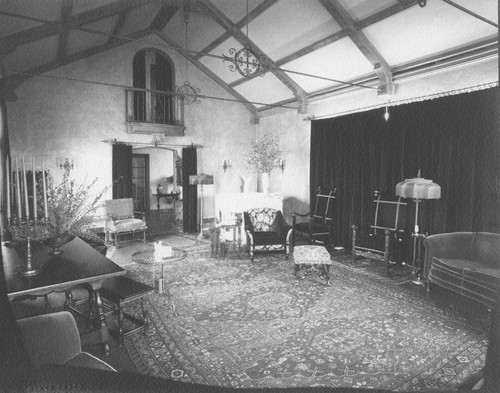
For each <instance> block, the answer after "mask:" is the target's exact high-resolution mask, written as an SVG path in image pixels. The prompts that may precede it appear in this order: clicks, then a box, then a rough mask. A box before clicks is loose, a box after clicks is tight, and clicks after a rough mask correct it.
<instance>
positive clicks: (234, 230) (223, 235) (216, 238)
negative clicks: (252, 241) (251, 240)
mask: <svg viewBox="0 0 500 393" xmlns="http://www.w3.org/2000/svg"><path fill="white" fill-rule="evenodd" d="M210 240H211V255H212V257H213V258H214V257H216V256H219V257H220V256H223V257H225V258H227V257H228V254H227V252H228V249H229V245H230V244H231V243H232V245H233V252H234V253H235V254H237V255H238V259H240V256H241V223H235V224H218V225H217V226H216V228H215V229H214V230H213V231H212V234H211V239H210Z"/></svg>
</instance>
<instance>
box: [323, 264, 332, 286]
mask: <svg viewBox="0 0 500 393" xmlns="http://www.w3.org/2000/svg"><path fill="white" fill-rule="evenodd" d="M323 270H324V272H325V280H326V285H328V286H331V285H332V284H331V283H330V265H323Z"/></svg>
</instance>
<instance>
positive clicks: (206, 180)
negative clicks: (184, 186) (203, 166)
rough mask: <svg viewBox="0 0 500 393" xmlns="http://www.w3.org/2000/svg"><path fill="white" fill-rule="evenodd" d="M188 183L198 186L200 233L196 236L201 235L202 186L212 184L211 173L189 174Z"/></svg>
mask: <svg viewBox="0 0 500 393" xmlns="http://www.w3.org/2000/svg"><path fill="white" fill-rule="evenodd" d="M189 184H191V185H196V186H197V185H199V186H200V191H201V193H200V234H199V235H198V237H203V186H204V185H210V184H214V177H213V175H207V174H206V173H199V174H197V175H191V176H189Z"/></svg>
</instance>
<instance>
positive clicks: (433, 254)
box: [423, 232, 500, 309]
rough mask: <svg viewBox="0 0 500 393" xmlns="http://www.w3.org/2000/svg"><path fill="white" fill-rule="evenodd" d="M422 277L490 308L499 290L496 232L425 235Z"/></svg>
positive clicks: (499, 258)
mask: <svg viewBox="0 0 500 393" xmlns="http://www.w3.org/2000/svg"><path fill="white" fill-rule="evenodd" d="M423 244H424V250H425V254H424V268H423V277H424V279H427V283H428V285H429V286H430V285H431V284H436V285H439V286H441V287H444V288H447V289H449V290H451V291H454V292H456V293H459V294H460V295H463V296H466V297H468V298H470V299H474V300H475V301H478V302H479V303H481V304H483V305H485V306H486V307H488V308H489V309H492V308H493V307H494V306H495V304H496V300H497V299H498V293H499V290H500V234H498V233H487V232H452V233H441V234H436V235H430V236H427V237H426V238H425V239H424V241H423Z"/></svg>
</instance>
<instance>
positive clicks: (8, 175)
mask: <svg viewBox="0 0 500 393" xmlns="http://www.w3.org/2000/svg"><path fill="white" fill-rule="evenodd" d="M5 167H6V172H7V179H6V180H7V221H10V164H9V155H7V162H6V164H5Z"/></svg>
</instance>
